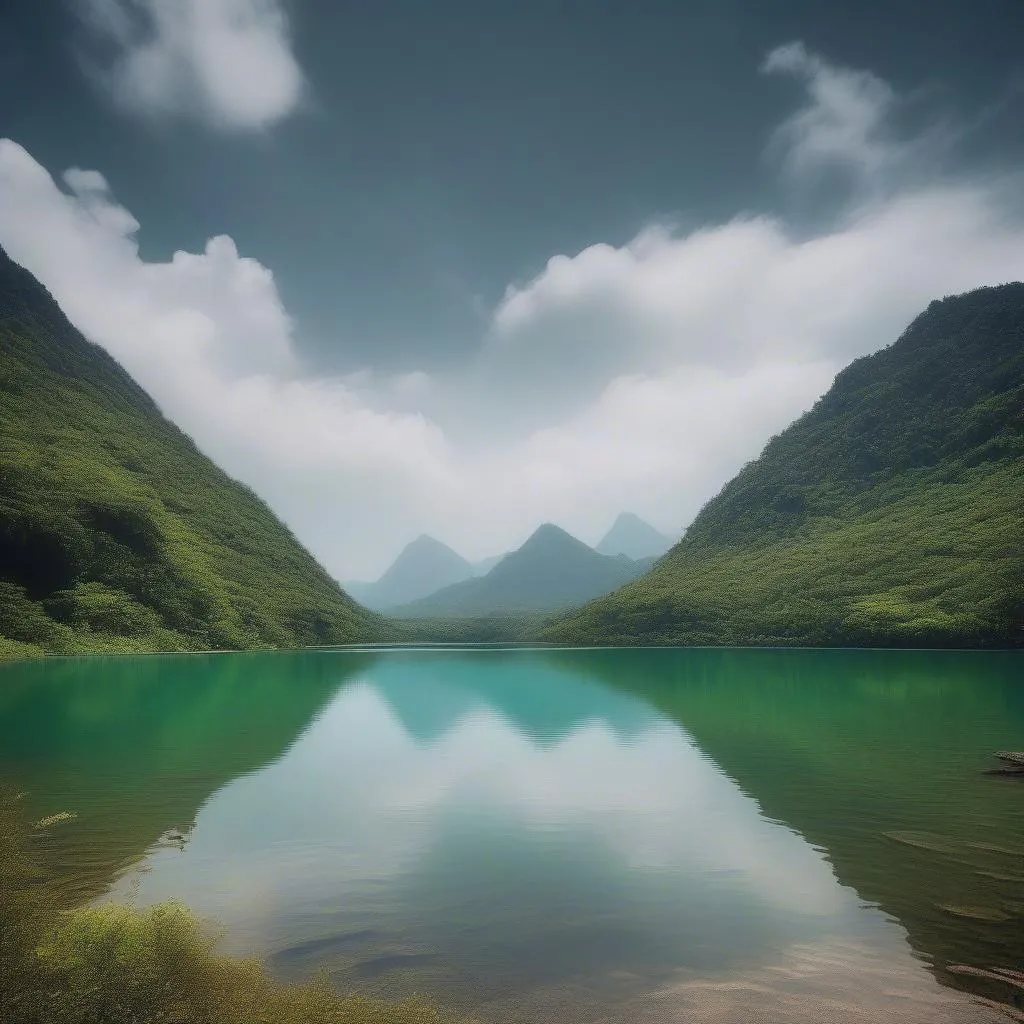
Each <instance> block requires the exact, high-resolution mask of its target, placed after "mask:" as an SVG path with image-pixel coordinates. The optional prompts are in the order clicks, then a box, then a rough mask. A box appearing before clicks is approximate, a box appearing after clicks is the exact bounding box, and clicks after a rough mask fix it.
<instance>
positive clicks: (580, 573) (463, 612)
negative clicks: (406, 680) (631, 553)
mask: <svg viewBox="0 0 1024 1024" xmlns="http://www.w3.org/2000/svg"><path fill="white" fill-rule="evenodd" d="M645 568H646V565H638V564H637V563H636V562H633V561H632V560H631V559H628V558H624V557H619V558H609V557H608V556H607V555H599V554H598V553H597V552H596V551H595V550H594V549H593V548H591V547H588V546H587V545H586V544H584V543H583V541H581V540H577V539H576V538H575V537H573V536H572V535H570V534H568V533H566V532H565V530H563V529H561V528H559V527H557V526H553V525H552V524H551V523H545V524H544V525H543V526H540V527H538V529H537V530H536V531H535V532H534V533H533V534H532V535H531V536H530V538H529V540H527V541H526V543H525V544H523V546H522V547H521V548H519V549H518V550H516V551H513V552H511V553H510V554H508V555H506V556H505V557H504V558H503V559H502V560H501V561H500V562H498V564H497V565H495V566H494V568H493V569H491V571H490V572H489V573H487V575H486V576H479V577H475V578H474V579H469V580H466V581H465V582H463V583H456V584H455V585H454V586H450V587H445V588H444V589H442V590H439V591H438V592H437V593H436V594H431V595H430V596H429V597H426V598H423V599H421V600H419V601H414V602H412V603H410V604H406V605H402V606H401V607H399V608H395V609H394V614H395V615H401V616H407V617H410V618H442V617H444V616H452V617H456V618H459V617H465V616H475V617H480V616H488V615H496V614H512V613H517V612H543V611H553V610H555V609H558V608H568V607H569V606H570V605H573V604H578V603H579V602H581V601H586V600H588V599H590V598H592V597H596V596H597V595H598V594H606V593H607V592H608V591H609V590H614V589H615V588H616V587H619V586H621V585H622V584H623V583H625V582H626V581H627V580H631V579H634V578H635V577H636V576H638V575H639V574H640V573H641V572H643V570H644V569H645Z"/></svg>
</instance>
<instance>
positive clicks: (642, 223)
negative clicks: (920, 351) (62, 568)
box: [0, 0, 1024, 580]
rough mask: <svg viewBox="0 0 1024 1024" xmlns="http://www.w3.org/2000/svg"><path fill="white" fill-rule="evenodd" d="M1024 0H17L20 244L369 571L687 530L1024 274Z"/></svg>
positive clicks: (92, 325)
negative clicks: (752, 471) (787, 434)
mask: <svg viewBox="0 0 1024 1024" xmlns="http://www.w3.org/2000/svg"><path fill="white" fill-rule="evenodd" d="M1022 43H1024V0H975V2H973V3H964V2H963V0H934V2H933V3H931V4H929V5H927V7H922V5H921V4H920V3H919V0H862V2H859V3H856V4H854V3H850V4H846V3H843V4H839V3H830V4H822V3H820V2H818V0H633V2H629V3H627V2H625V0H621V2H618V0H615V2H613V0H606V2H596V0H588V2H586V3H584V2H567V0H543V2H540V0H521V2H519V3H516V4H499V3H497V2H495V0H490V2H483V3H481V2H480V0H473V2H470V0H437V2H436V3H434V4H429V5H428V4H423V3H419V2H412V0H381V2H374V3H371V2H369V0H366V2H338V3H332V4H327V3H321V2H318V0H288V2H283V0H75V2H71V0H7V2H6V3H5V4H4V5H3V10H2V13H0V140H2V141H0V245H3V246H4V248H5V249H6V250H7V251H8V253H9V254H10V255H11V257H12V258H13V259H15V260H16V261H18V262H19V263H22V264H23V265H24V266H26V267H27V268H28V269H29V270H31V271H32V272H33V273H34V274H35V275H36V276H37V277H38V278H39V279H40V280H41V281H42V282H43V284H44V285H46V287H47V288H49V289H50V291H51V292H52V293H53V295H54V297H55V298H56V299H57V301H58V302H59V303H60V304H61V306H62V308H63V309H64V311H65V312H66V313H67V314H68V316H69V318H70V319H71V320H72V322H74V323H75V324H76V326H78V327H79V328H80V329H81V330H82V332H83V333H84V334H85V335H86V336H87V337H89V338H90V339H91V340H93V341H95V342H97V343H98V344H100V345H102V346H103V347H104V348H106V349H107V350H108V351H109V352H110V353H111V354H112V355H113V356H114V357H115V358H117V359H118V360H119V361H120V362H121V363H122V364H123V365H124V366H125V367H126V368H127V369H128V371H129V372H130V373H132V375H133V376H134V377H135V378H136V379H137V380H138V381H139V382H140V383H141V384H142V385H143V386H144V387H145V388H146V389H147V390H148V391H149V392H150V393H151V394H152V395H153V397H154V398H155V399H156V401H157V402H158V404H159V405H160V407H161V408H162V410H163V411H164V412H165V414H166V415H167V416H169V417H170V418H171V419H172V420H174V421H175V422H176V423H177V424H178V425H179V426H181V427H182V429H184V430H185V431H186V432H187V433H189V434H190V435H191V436H192V437H194V438H195V440H196V441H197V443H198V444H199V446H200V447H201V448H202V450H203V451H204V452H206V453H207V454H208V455H210V456H211V457H212V458H213V459H214V460H215V461H217V462H218V463H219V464H220V465H221V466H222V467H223V468H225V469H226V470H227V471H228V472H229V473H231V474H232V475H233V476H235V477H237V478H239V479H241V480H243V481H244V482H246V483H247V484H249V485H250V486H251V487H253V489H254V490H256V492H257V493H258V494H260V495H261V496H262V497H263V498H264V499H265V500H266V501H267V502H268V503H269V504H270V505H271V507H272V508H273V509H274V510H275V511H276V512H277V513H278V514H279V515H280V516H281V517H282V518H283V519H284V520H285V521H286V522H287V523H288V524H289V526H290V527H291V528H292V529H293V530H294V532H295V533H296V535H297V536H298V537H299V539H300V540H301V541H302V542H303V543H304V544H305V545H306V546H307V547H308V548H309V549H310V550H311V551H313V553H314V554H315V555H317V557H318V558H320V560H321V561H322V562H323V563H324V565H325V566H326V567H327V568H328V570H329V571H330V572H331V573H333V574H334V575H335V576H336V577H337V578H338V579H340V580H347V579H373V578H376V577H377V576H379V575H380V574H381V572H383V570H384V569H385V568H386V567H387V565H388V564H389V563H390V562H391V561H392V560H393V558H394V557H395V555H396V554H397V553H398V551H399V550H400V549H401V548H402V547H403V546H404V545H405V544H406V543H407V542H409V541H410V540H412V539H413V538H414V537H416V536H417V535H419V534H421V533H429V534H431V535H433V536H435V537H437V538H438V539H440V540H442V541H444V542H446V543H448V544H451V545H452V546H453V547H454V548H455V549H456V550H458V551H459V552H460V553H461V554H463V555H464V556H466V557H468V558H471V559H479V558H484V557H487V556H489V555H492V554H497V553H499V552H502V551H505V550H509V549H511V548H513V547H516V546H518V545H519V544H520V543H522V541H523V540H525V538H526V537H527V536H528V535H529V534H530V533H531V532H532V531H533V530H534V529H535V528H536V526H537V525H539V524H540V523H542V522H545V521H551V522H555V523H557V524H559V525H560V526H563V527H564V528H565V529H568V530H569V531H570V532H572V533H574V534H576V535H577V536H579V537H580V538H581V539H583V540H585V541H587V542H588V543H596V542H597V541H598V540H599V538H600V537H601V535H602V534H603V533H604V532H605V531H606V530H607V528H608V527H609V526H610V524H611V522H612V520H613V519H614V518H615V516H616V515H617V514H618V513H619V512H621V511H624V510H629V511H634V512H636V513H637V514H639V515H641V516H642V517H644V518H645V519H647V520H648V521H649V522H651V523H652V524H653V525H654V526H656V527H658V528H659V529H661V530H663V531H664V532H666V533H668V534H670V535H672V536H679V535H680V534H681V533H682V532H683V530H684V529H685V527H686V525H687V524H688V523H689V522H690V520H691V519H692V518H693V516H694V515H695V514H696V512H697V511H698V510H699V509H700V507H701V506H702V505H703V504H704V502H706V501H707V500H708V499H709V498H711V497H713V496H714V495H715V494H716V493H717V492H718V491H719V490H720V489H721V487H722V486H723V485H724V484H725V483H726V482H727V481H728V479H729V478H730V477H731V476H732V475H733V474H734V473H735V472H736V471H737V470H738V469H739V468H740V467H741V466H742V465H743V464H744V463H745V462H747V461H749V460H751V459H753V458H756V456H757V455H758V453H759V452H760V451H761V449H762V448H763V446H764V444H765V443H766V442H767V441H768V440H769V439H770V437H771V436H772V435H774V434H776V433H778V432H779V431H780V430H782V429H783V428H784V427H785V426H786V425H787V424H788V423H789V422H791V421H792V420H793V419H794V418H795V417H796V416H798V415H799V414H800V413H801V412H802V411H804V410H806V409H808V408H809V407H810V406H811V405H812V404H813V403H814V401H815V400H816V399H817V398H818V397H819V396H820V395H821V394H823V393H824V391H825V390H827V388H828V387H829V385H830V383H831V381H832V379H833V377H834V375H835V373H836V372H837V371H838V370H839V369H841V368H842V366H844V365H845V364H846V363H848V362H849V361H850V360H851V359H854V358H856V357H858V356H862V355H865V354H868V353H871V352H873V351H877V350H878V349H879V348H881V347H884V346H885V345H887V344H889V343H891V342H892V341H894V340H895V339H896V338H897V337H898V336H899V334H900V332H901V331H902V330H903V329H904V328H905V326H906V325H907V324H908V323H909V322H910V320H912V319H913V317H914V316H915V315H916V314H917V313H918V312H920V311H921V310H922V309H923V308H924V307H925V306H926V305H927V303H928V302H929V301H930V300H931V299H933V298H941V297H942V296H943V295H946V294H953V293H956V292H960V291H964V290H967V289H969V288H973V287H977V286H980V285H985V284H997V283H1001V282H1005V281H1010V280H1020V279H1022V278H1024V174H1022V169H1024V45H1022Z"/></svg>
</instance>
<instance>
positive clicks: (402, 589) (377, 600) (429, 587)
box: [346, 533, 474, 610]
mask: <svg viewBox="0 0 1024 1024" xmlns="http://www.w3.org/2000/svg"><path fill="white" fill-rule="evenodd" d="M473 575H474V569H473V566H472V565H471V564H470V563H469V562H468V561H466V559H465V558H463V557H462V555H460V554H459V553H458V552H457V551H454V550H452V548H450V547H449V546H448V545H447V544H445V543H444V542H443V541H439V540H438V539H437V538H436V537H431V536H430V534H427V533H421V534H420V535H419V536H418V537H417V538H416V539H415V540H412V541H410V542H409V543H408V544H406V546H405V547H404V548H402V550H401V551H400V552H399V553H398V557H397V558H396V559H395V560H394V562H392V563H391V565H390V566H389V567H388V569H387V570H386V571H385V573H384V574H383V575H382V576H381V577H380V579H379V580H377V581H376V582H375V583H355V582H352V583H348V584H346V585H347V586H348V587H349V588H350V590H351V591H352V593H353V594H355V595H357V596H358V598H359V600H360V601H362V602H363V604H365V605H366V606H367V607H369V608H373V609H375V610H384V609H386V608H390V607H393V606H394V605H399V604H405V603H406V602H408V601H415V600H418V599H419V598H421V597H425V596H426V595H427V594H432V593H433V592H434V591H435V590H440V589H441V588H442V587H447V586H450V585H451V584H453V583H461V582H462V581H463V580H467V579H469V578H470V577H471V576H473Z"/></svg>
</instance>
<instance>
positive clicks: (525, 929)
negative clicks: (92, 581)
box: [0, 650, 1024, 1021]
mask: <svg viewBox="0 0 1024 1024" xmlns="http://www.w3.org/2000/svg"><path fill="white" fill-rule="evenodd" d="M1022 669H1024V659H1022V657H1021V656H1020V655H1014V654H998V653H989V654H975V653H955V652H954V653H924V652H839V651H737V650H733V651H727V650H691V651H680V650H661V651H646V650H632V651H630V650H615V651H522V650H520V651H499V650H491V651H451V650H431V651H419V652H412V651H403V652H370V653H358V652H348V651H346V652H333V651H324V652H309V653H301V654H284V653H268V654H241V655H213V656H188V657H185V656H183V657H166V658H164V657H161V658H132V659H127V658H124V659H80V660H76V659H67V660H53V661H50V662H45V663H37V664H25V665H15V666H8V667H6V668H4V669H2V670H0V773H2V774H3V775H5V776H8V777H13V778H14V779H15V780H16V781H17V782H18V784H19V785H20V787H21V788H22V789H26V790H28V791H29V793H30V800H31V802H32V809H33V812H35V813H38V814H39V815H40V816H41V815H43V814H49V813H54V812H56V811H60V810H71V811H74V812H76V813H77V814H78V818H77V820H76V821H75V822H74V824H72V825H70V826H65V827H64V829H63V830H62V831H61V832H60V833H59V837H58V838H57V839H55V840H54V845H53V849H52V850H51V851H50V856H51V857H52V860H53V863H54V865H55V866H56V868H57V869H58V870H59V871H60V872H61V873H62V876H63V877H64V878H65V879H66V880H67V884H68V885H69V886H71V887H73V888H74V890H75V892H76V893H77V895H78V896H79V897H80V898H81V899H83V900H85V899H103V898H108V897H109V896H111V895H112V896H114V897H115V898H125V897H132V896H133V894H134V898H135V899H137V900H138V901H139V902H140V903H143V904H145V903H149V902H155V901H158V900H162V899H166V898H170V897H173V898H178V899H182V900H184V901H185V902H187V903H188V904H190V905H191V906H192V907H194V908H195V909H196V910H198V911H199V912H200V913H202V914H204V915H207V916H209V917H211V918H214V919H216V920H217V921H218V922H219V923H220V924H221V925H222V926H223V927H224V929H225V938H224V945H225V947H226V948H227V949H230V950H232V951H237V952H240V953H258V954H260V955H262V956H264V957H265V958H266V959H267V960H268V962H269V963H270V964H271V965H272V966H273V968H274V969H275V970H276V971H277V972H278V973H279V974H281V975H282V976H285V977H293V976H302V975H304V974H306V973H308V972H309V971H311V970H313V969H315V968H317V967H318V966H320V965H327V967H328V968H329V969H330V970H331V972H332V973H333V975H334V976H335V977H336V979H337V980H338V983H339V984H340V985H342V986H343V987H345V988H350V989H358V990H361V991H365V992H372V993H383V994H389V995H396V996H401V995H405V994H408V993H410V992H413V991H422V992H427V993H429V994H430V995H432V996H433V997H434V998H436V999H438V1000H439V1001H441V1002H444V1003H447V1004H449V1005H452V1006H454V1007H457V1008H459V1009H461V1010H465V1011H468V1012H470V1013H472V1014H473V1015H475V1016H476V1017H477V1018H479V1019H481V1020H495V1021H497V1020H510V1019H511V1020H524V1021H525V1020H531V1021H554V1020H567V1019H572V1020H574V1021H597V1020H607V1021H626V1020H629V1021H633V1020H646V1019H650V1020H652V1021H653V1020H657V1021H668V1020H679V1021H684V1020H686V1021H690V1020H692V1021H702V1020H708V1021H712V1020H714V1021H733V1020H735V1021H750V1020H757V1019H771V1020H780V1021H786V1020H793V1021H810V1020H825V1019H832V1020H846V1019H849V1020H861V1019H863V1020H913V1021H917V1020H921V1021H942V1020H950V1021H952V1020H964V1021H973V1020H987V1019H992V1017H991V1015H990V1014H991V1011H989V1010H986V1009H985V1008H984V1007H982V1006H981V1005H980V1004H979V1003H978V1002H977V998H978V997H979V996H981V997H986V998H992V999H996V1000H1000V1001H1003V1002H1005V1003H1009V1002H1011V1001H1012V999H1013V996H1014V991H1015V990H1014V988H1013V987H1012V986H1009V985H1004V984H1002V983H1000V982H996V981H991V980H986V979H984V978H979V977H977V976H973V975H968V974H963V973H961V972H959V970H956V969H955V970H953V971H950V969H949V968H950V967H955V966H956V965H967V966H969V967H976V968H982V969H985V970H990V969H992V968H1007V969H1020V968H1021V966H1022V965H1024V780H1012V779H1004V778H998V777H993V776H990V775H986V774H984V770H985V769H986V768H988V767H991V766H992V764H993V763H994V762H992V759H991V754H992V752H993V751H995V750H1002V749H1021V748H1022V747H1024V672H1022ZM960 990H965V991H960ZM1018 991H1019V990H1018ZM965 993H966V994H965ZM752 1009H754V1010H756V1011H757V1013H760V1014H762V1015H763V1016H761V1017H758V1016H756V1015H752Z"/></svg>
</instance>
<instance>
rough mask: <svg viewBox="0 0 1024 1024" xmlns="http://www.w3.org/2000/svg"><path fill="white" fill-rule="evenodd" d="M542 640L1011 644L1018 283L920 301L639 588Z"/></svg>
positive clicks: (1018, 426)
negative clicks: (891, 337) (910, 318)
mask: <svg viewBox="0 0 1024 1024" xmlns="http://www.w3.org/2000/svg"><path fill="white" fill-rule="evenodd" d="M544 635H545V637H546V638H548V639H552V640H561V641H573V642H584V643H586V642H591V643H596V642H603V643H609V642H611V643H690V644H720V643H726V644H732V643H737V644H863V645H897V646H903V645H927V646H932V645H938V646H942V645H967V646H974V645H983V646H986V645H1000V646H1002V645H1014V646H1016V645H1020V644H1022V643H1024V284H1008V285H1002V286H999V287H993V288H982V289H979V290H977V291H974V292H970V293H968V294H965V295H960V296H956V297H951V298H946V299H943V300H942V301H936V302H932V303H931V304H930V305H929V307H928V308H927V310H925V312H923V313H922V314H921V315H920V316H918V317H917V319H916V320H914V322H913V323H912V324H911V325H910V326H909V327H908V328H907V330H906V331H905V332H904V334H903V335H902V336H901V337H900V338H899V340H898V341H896V342H895V343H894V344H892V345H890V346H889V347H888V348H885V349H883V350H882V351H880V352H878V353H876V354H875V355H872V356H868V357H865V358H862V359H858V360H856V361H855V362H853V363H852V364H851V365H850V366H848V367H847V368H846V369H845V370H843V371H842V372H841V373H840V374H839V375H838V376H837V377H836V380H835V383H834V385H833V386H832V388H831V389H830V390H829V392H828V393H827V394H826V395H825V396H824V397H823V398H822V399H821V400H820V401H819V402H818V403H817V404H816V405H815V406H814V408H813V409H812V410H811V411H810V412H808V413H806V414H805V415H804V416H802V417H801V418H800V419H799V420H797V421H796V422H795V423H793V424H792V425H791V426H790V427H789V428H788V429H787V430H785V431H784V432H783V433H782V434H780V435H779V436H778V437H775V438H773V439H772V441H771V442H770V443H769V444H768V446H767V447H766V448H765V450H764V452H763V454H762V455H761V457H760V458H759V459H757V460H756V461H755V462H752V463H750V464H748V465H747V466H746V467H744V469H743V470H742V471H741V472H740V473H739V474H738V475H737V476H736V477H735V478H734V479H733V480H732V481H730V482H729V483H728V484H727V485H726V486H725V488H724V489H723V490H722V492H721V493H720V494H719V495H718V496H717V497H716V498H714V499H713V500H712V501H710V502H709V503H708V504H707V505H706V506H705V507H704V509H703V510H702V511H701V513H700V514H699V515H698V516H697V518H696V519H695V520H694V522H693V524H692V525H691V526H690V528H689V529H688V530H687V531H686V534H685V536H684V537H683V539H682V541H681V542H680V543H679V544H677V545H676V546H675V547H674V548H673V549H672V551H671V552H670V553H669V554H668V555H667V556H666V557H665V558H663V559H662V560H661V561H660V562H659V564H658V565H657V567H656V568H655V569H654V570H653V571H652V572H650V573H648V574H647V575H646V576H644V577H642V578H641V579H639V580H637V581H636V582H634V583H632V584H630V585H628V586H626V587H624V588H622V589H621V590H619V591H617V592H615V593H614V594H612V595H609V596H607V597H604V598H601V599H599V600H596V601H593V602H591V603H590V604H588V605H586V606H585V607H583V608H582V609H579V610H577V611H575V612H573V613H570V614H569V615H567V616H565V617H564V618H562V619H561V620H559V621H558V622H556V623H554V624H553V625H551V626H550V627H549V628H548V629H547V630H546V631H545V633H544Z"/></svg>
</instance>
